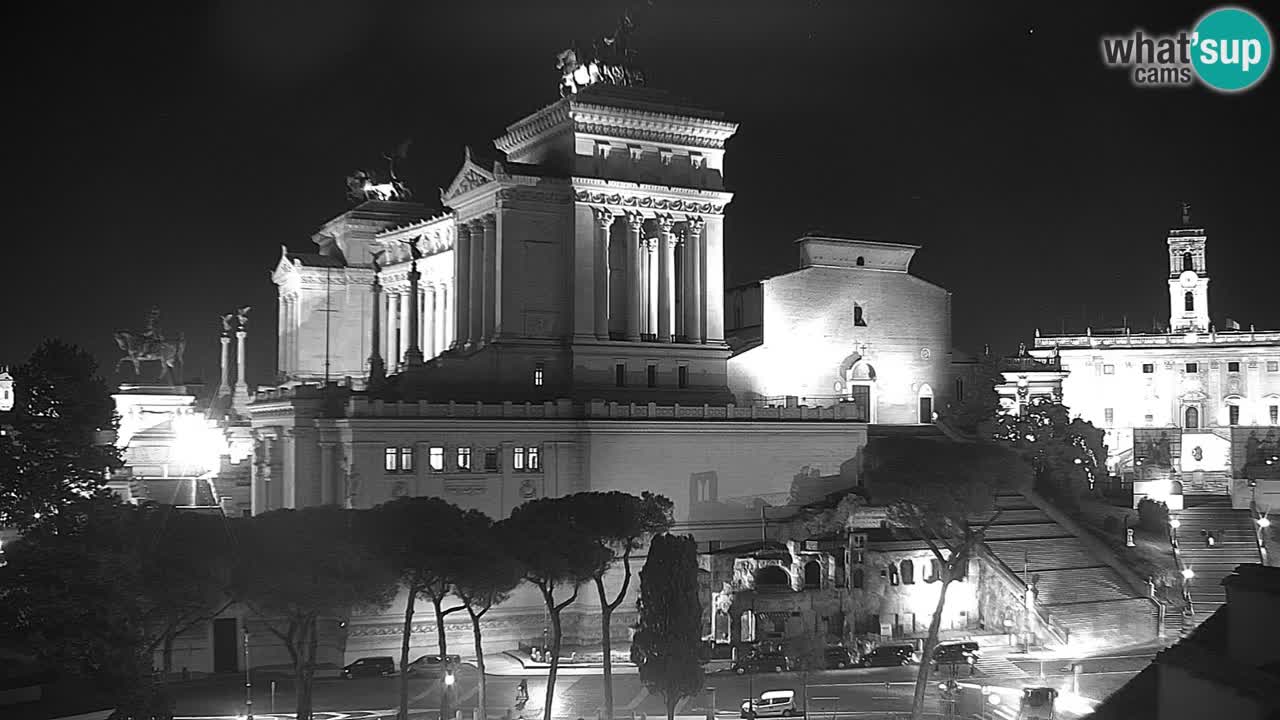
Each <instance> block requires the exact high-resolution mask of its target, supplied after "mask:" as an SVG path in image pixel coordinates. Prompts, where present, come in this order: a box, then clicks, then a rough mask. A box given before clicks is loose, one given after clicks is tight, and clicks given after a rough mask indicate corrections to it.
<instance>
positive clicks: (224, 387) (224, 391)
mask: <svg viewBox="0 0 1280 720" xmlns="http://www.w3.org/2000/svg"><path fill="white" fill-rule="evenodd" d="M221 339H222V380H221V382H219V383H218V397H226V396H227V395H230V394H231V384H230V382H231V381H230V380H228V379H227V372H228V370H230V365H231V336H229V335H228V334H227V333H225V332H224V333H222V338H221Z"/></svg>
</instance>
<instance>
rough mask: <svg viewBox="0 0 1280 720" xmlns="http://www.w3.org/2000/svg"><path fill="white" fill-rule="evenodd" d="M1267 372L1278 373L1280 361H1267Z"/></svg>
mask: <svg viewBox="0 0 1280 720" xmlns="http://www.w3.org/2000/svg"><path fill="white" fill-rule="evenodd" d="M1267 372H1280V360H1268V361H1267Z"/></svg>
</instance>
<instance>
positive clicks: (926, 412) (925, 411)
mask: <svg viewBox="0 0 1280 720" xmlns="http://www.w3.org/2000/svg"><path fill="white" fill-rule="evenodd" d="M932 422H933V398H931V397H922V398H920V423H921V424H923V425H928V424H929V423H932Z"/></svg>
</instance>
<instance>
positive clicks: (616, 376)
mask: <svg viewBox="0 0 1280 720" xmlns="http://www.w3.org/2000/svg"><path fill="white" fill-rule="evenodd" d="M613 384H614V385H616V386H618V387H626V386H627V364H626V363H617V364H616V365H614V366H613Z"/></svg>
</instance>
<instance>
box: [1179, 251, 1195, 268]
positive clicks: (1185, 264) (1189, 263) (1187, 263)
mask: <svg viewBox="0 0 1280 720" xmlns="http://www.w3.org/2000/svg"><path fill="white" fill-rule="evenodd" d="M1182 269H1183V270H1184V271H1185V270H1195V269H1196V261H1195V258H1193V257H1191V253H1189V252H1184V253H1182Z"/></svg>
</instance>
